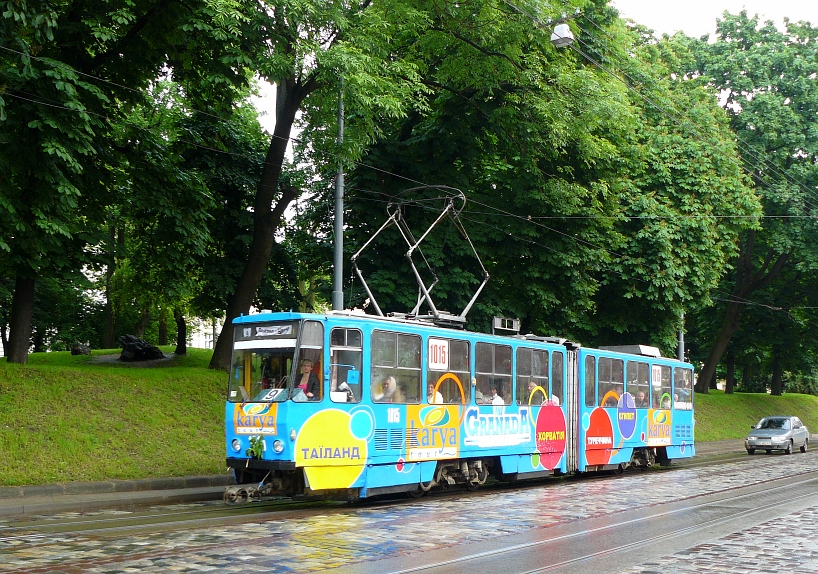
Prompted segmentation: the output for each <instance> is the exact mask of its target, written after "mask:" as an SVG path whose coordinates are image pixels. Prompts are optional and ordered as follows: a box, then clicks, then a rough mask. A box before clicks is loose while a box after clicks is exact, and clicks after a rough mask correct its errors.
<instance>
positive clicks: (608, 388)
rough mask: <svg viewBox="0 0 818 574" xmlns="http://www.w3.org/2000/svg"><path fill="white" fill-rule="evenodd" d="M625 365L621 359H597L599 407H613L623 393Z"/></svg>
mask: <svg viewBox="0 0 818 574" xmlns="http://www.w3.org/2000/svg"><path fill="white" fill-rule="evenodd" d="M624 371H625V363H624V361H622V359H610V358H608V357H600V358H599V406H601V407H615V406H616V405H617V403H618V402H619V397H621V396H622V393H624V392H625V372H624Z"/></svg>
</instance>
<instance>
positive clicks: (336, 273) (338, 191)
mask: <svg viewBox="0 0 818 574" xmlns="http://www.w3.org/2000/svg"><path fill="white" fill-rule="evenodd" d="M343 143H344V78H343V76H342V77H341V87H340V89H339V91H338V150H339V154H338V177H337V178H336V180H335V265H334V268H333V278H332V310H333V311H342V310H343V309H344V285H343V281H344V162H343V159H342V158H341V154H340V150H341V146H342V145H343Z"/></svg>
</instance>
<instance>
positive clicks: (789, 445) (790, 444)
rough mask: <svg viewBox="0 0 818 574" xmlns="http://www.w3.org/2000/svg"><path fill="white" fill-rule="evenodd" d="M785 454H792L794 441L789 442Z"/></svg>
mask: <svg viewBox="0 0 818 574" xmlns="http://www.w3.org/2000/svg"><path fill="white" fill-rule="evenodd" d="M784 454H792V441H790V442H789V444H787V448H786V449H785V450H784Z"/></svg>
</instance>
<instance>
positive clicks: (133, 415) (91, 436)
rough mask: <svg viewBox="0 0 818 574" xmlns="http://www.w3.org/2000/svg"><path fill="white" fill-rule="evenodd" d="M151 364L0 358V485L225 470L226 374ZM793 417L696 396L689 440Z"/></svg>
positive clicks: (760, 402)
mask: <svg viewBox="0 0 818 574" xmlns="http://www.w3.org/2000/svg"><path fill="white" fill-rule="evenodd" d="M163 351H165V353H166V354H167V355H168V356H169V357H171V358H169V359H168V360H166V361H161V362H160V363H158V364H157V363H153V364H152V365H153V366H146V365H145V364H141V363H135V364H128V363H121V362H119V361H117V360H115V359H116V355H117V354H118V353H119V351H118V350H109V351H94V353H93V355H92V356H91V357H82V356H77V357H72V356H71V355H70V354H69V353H67V352H66V353H42V354H35V355H31V356H30V358H29V364H28V365H11V364H8V363H6V362H5V360H3V359H0V485H6V486H9V485H20V484H44V483H54V482H69V481H88V480H104V479H112V478H118V479H131V478H148V477H164V476H183V475H191V474H215V473H220V472H224V470H225V467H224V430H223V429H224V394H225V387H226V382H227V376H226V375H225V374H224V373H222V372H219V371H211V370H209V369H208V368H207V364H208V362H209V360H210V354H211V351H205V350H201V349H190V350H189V351H188V352H189V354H188V355H187V356H183V357H175V356H173V355H172V354H171V353H172V348H170V347H168V348H163ZM790 413H792V414H794V415H797V416H799V417H801V420H803V421H804V423H806V424H807V426H808V427H809V428H810V429H811V430H812V431H813V432H818V397H814V396H809V395H790V394H788V395H784V396H782V397H772V396H769V395H766V394H744V393H738V394H734V395H725V394H724V393H722V392H720V391H711V393H710V394H709V395H696V440H697V441H711V440H722V439H730V438H742V437H744V436H745V434H746V433H747V430H748V429H749V426H750V425H751V424H754V423H755V422H757V421H758V420H759V419H760V418H761V417H763V416H765V415H770V414H790Z"/></svg>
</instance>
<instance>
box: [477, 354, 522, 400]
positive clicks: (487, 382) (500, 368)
mask: <svg viewBox="0 0 818 574" xmlns="http://www.w3.org/2000/svg"><path fill="white" fill-rule="evenodd" d="M474 353H475V354H474V359H475V363H476V369H475V370H476V371H477V372H476V373H475V375H476V379H477V390H478V391H480V392H481V393H482V394H483V401H482V402H483V404H489V405H491V404H494V405H503V404H505V405H510V404H511V401H512V399H513V397H512V387H511V347H510V346H508V345H492V344H491V343H477V344H476V345H475V350H474ZM494 390H496V391H497V394H496V395H495V394H494V392H493V391H494Z"/></svg>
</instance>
